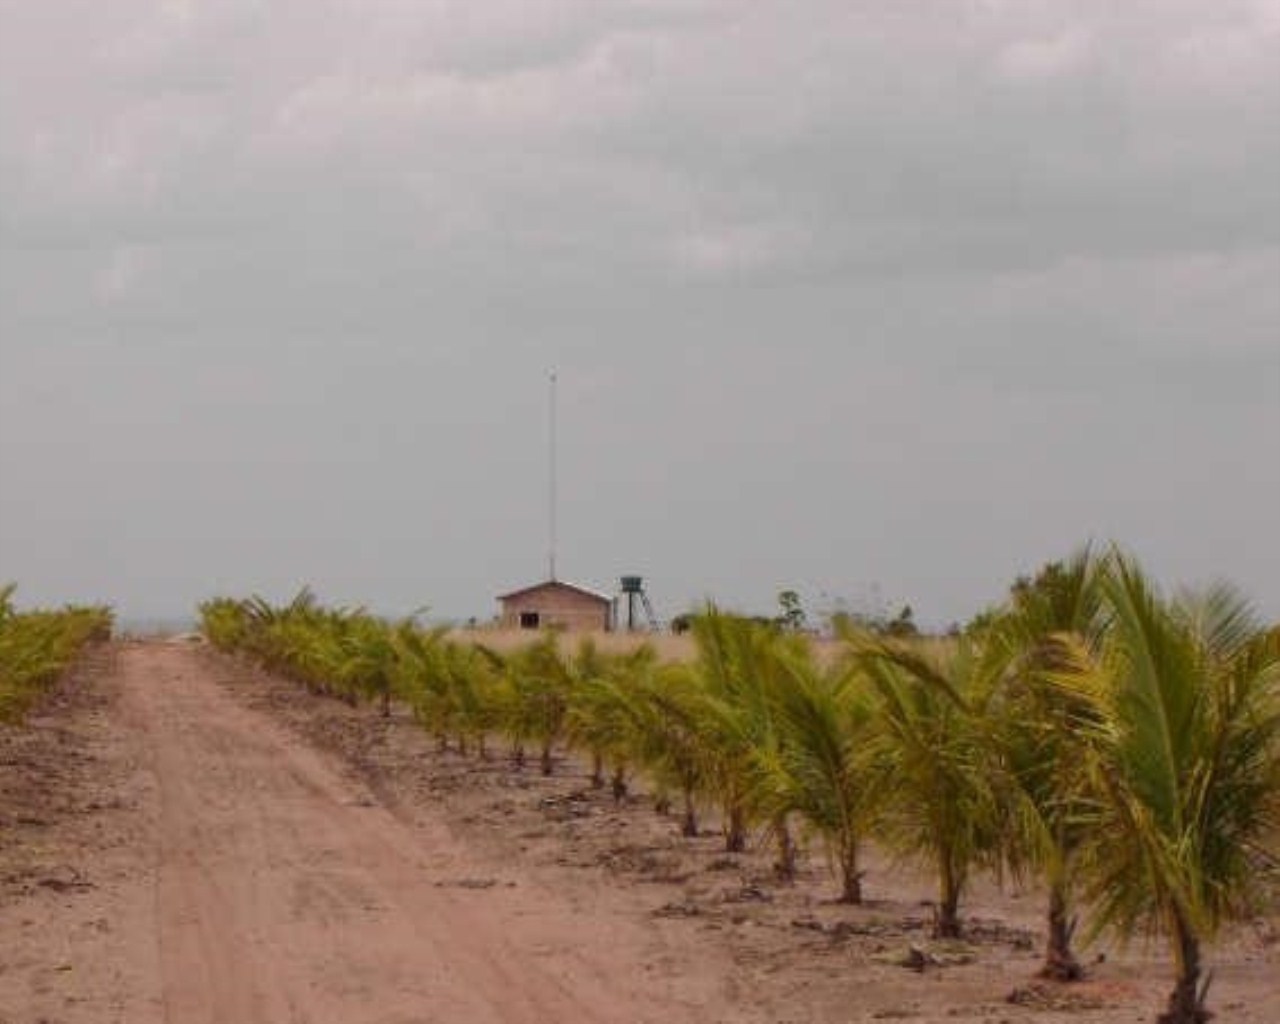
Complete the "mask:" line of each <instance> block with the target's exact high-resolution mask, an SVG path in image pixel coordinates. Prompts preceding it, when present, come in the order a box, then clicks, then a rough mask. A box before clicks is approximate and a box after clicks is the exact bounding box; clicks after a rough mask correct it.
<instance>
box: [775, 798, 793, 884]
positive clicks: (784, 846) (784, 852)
mask: <svg viewBox="0 0 1280 1024" xmlns="http://www.w3.org/2000/svg"><path fill="white" fill-rule="evenodd" d="M773 834H774V838H775V839H776V841H777V843H778V859H777V861H776V862H775V863H774V865H773V873H774V875H775V876H777V878H778V879H779V880H780V881H783V882H793V881H795V877H796V841H795V839H794V838H793V837H792V835H791V825H790V823H789V822H788V821H787V816H786V815H785V814H780V815H778V817H777V818H775V819H774V822H773Z"/></svg>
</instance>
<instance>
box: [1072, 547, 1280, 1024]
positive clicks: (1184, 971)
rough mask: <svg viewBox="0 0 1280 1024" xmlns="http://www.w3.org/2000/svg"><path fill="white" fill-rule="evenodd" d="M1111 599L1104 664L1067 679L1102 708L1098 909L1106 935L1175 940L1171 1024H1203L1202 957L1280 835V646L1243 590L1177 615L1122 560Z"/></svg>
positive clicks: (1092, 890) (1081, 663)
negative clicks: (1145, 929)
mask: <svg viewBox="0 0 1280 1024" xmlns="http://www.w3.org/2000/svg"><path fill="white" fill-rule="evenodd" d="M1105 590H1106V596H1107V599H1108V603H1109V606H1110V610H1111V632H1110V636H1109V637H1108V640H1107V642H1106V644H1105V645H1104V647H1103V650H1102V654H1101V657H1100V658H1093V657H1091V656H1090V653H1089V652H1088V651H1087V650H1086V649H1084V648H1083V646H1082V645H1079V644H1077V645H1075V649H1074V652H1073V653H1074V659H1075V667H1074V670H1072V671H1067V672H1064V673H1062V674H1061V675H1060V680H1061V681H1062V683H1063V685H1064V686H1066V687H1067V688H1069V689H1070V690H1071V691H1072V692H1074V693H1079V694H1082V695H1083V696H1085V697H1086V698H1087V699H1088V700H1089V701H1090V702H1091V704H1092V709H1093V714H1091V715H1090V716H1089V717H1087V718H1086V719H1085V720H1084V721H1083V722H1082V723H1081V727H1082V731H1084V733H1085V735H1086V736H1087V737H1088V738H1089V741H1090V744H1091V757H1090V759H1089V762H1088V763H1089V768H1090V774H1091V779H1092V782H1093V785H1094V788H1095V790H1096V794H1097V802H1096V805H1095V807H1094V812H1093V815H1092V818H1091V820H1089V821H1088V825H1089V826H1090V832H1089V834H1090V837H1091V838H1090V843H1089V847H1088V849H1087V851H1086V852H1087V860H1086V864H1085V866H1086V870H1087V873H1088V874H1087V877H1088V881H1089V884H1088V888H1087V890H1086V894H1087V896H1088V897H1089V898H1090V899H1091V900H1092V901H1093V903H1094V905H1095V907H1096V908H1097V914H1098V917H1097V926H1098V927H1099V928H1110V929H1113V930H1115V931H1117V932H1119V933H1120V934H1121V935H1124V936H1127V935H1129V934H1131V933H1132V931H1133V930H1134V929H1135V928H1137V927H1138V926H1140V925H1143V924H1145V925H1147V926H1149V927H1155V928H1159V929H1162V930H1163V931H1165V932H1166V933H1167V934H1168V935H1169V937H1170V941H1171V944H1172V947H1173V958H1174V985H1173V990H1172V992H1171V993H1170V995H1169V1000H1168V1005H1167V1007H1166V1009H1165V1011H1164V1012H1163V1013H1162V1014H1160V1015H1159V1017H1158V1018H1157V1020H1158V1021H1159V1022H1160V1024H1201V1022H1203V1021H1206V1020H1208V1019H1209V1017H1210V1016H1211V1015H1210V1013H1209V1011H1208V1010H1207V1009H1206V1008H1205V999H1206V996H1207V994H1208V993H1207V990H1208V980H1207V979H1206V980H1205V981H1204V983H1203V984H1202V982H1201V970H1202V968H1201V947H1202V944H1203V942H1204V941H1205V940H1206V939H1208V938H1210V937H1211V936H1212V935H1213V934H1214V931H1215V930H1216V928H1217V927H1218V925H1219V923H1220V922H1221V921H1222V920H1223V919H1224V917H1225V916H1226V915H1228V914H1229V913H1231V912H1232V911H1234V910H1237V909H1238V908H1239V907H1240V905H1241V901H1242V897H1243V896H1244V895H1245V893H1246V892H1247V890H1248V889H1249V886H1250V882H1251V873H1252V857H1253V855H1254V854H1255V853H1256V852H1257V850H1258V847H1259V845H1260V844H1262V843H1265V842H1267V841H1269V840H1271V839H1273V837H1274V836H1275V835H1276V828H1277V825H1278V824H1280V821H1278V820H1277V815H1278V813H1280V644H1277V642H1276V640H1275V637H1274V636H1271V635H1268V634H1266V633H1264V632H1262V631H1261V630H1260V629H1259V628H1258V626H1257V624H1256V622H1255V620H1254V618H1253V616H1252V614H1251V612H1250V610H1249V608H1248V606H1247V605H1246V604H1245V603H1244V602H1243V601H1242V600H1241V599H1240V598H1239V597H1238V596H1237V595H1236V594H1235V593H1234V592H1233V591H1231V590H1230V589H1228V588H1225V587H1218V588H1215V589H1213V590H1211V591H1209V592H1208V593H1206V594H1205V595H1203V596H1202V597H1199V598H1196V599H1189V600H1184V601H1178V602H1172V603H1170V602H1165V601H1163V600H1161V598H1160V597H1159V596H1158V595H1157V593H1156V592H1155V590H1154V588H1153V587H1152V585H1151V584H1150V583H1149V582H1148V581H1147V579H1146V577H1145V576H1144V575H1143V573H1142V571H1141V569H1140V568H1139V567H1138V566H1137V564H1136V563H1134V562H1133V561H1131V560H1130V559H1128V558H1126V557H1124V556H1122V555H1119V554H1117V555H1115V556H1114V557H1113V558H1112V560H1111V563H1110V566H1109V568H1108V572H1107V579H1106V582H1105ZM1273 853H1274V852H1273Z"/></svg>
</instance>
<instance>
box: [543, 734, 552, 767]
mask: <svg viewBox="0 0 1280 1024" xmlns="http://www.w3.org/2000/svg"><path fill="white" fill-rule="evenodd" d="M541 763H542V774H543V775H550V774H551V742H550V741H549V740H548V741H547V742H546V743H544V744H543V745H542V759H541Z"/></svg>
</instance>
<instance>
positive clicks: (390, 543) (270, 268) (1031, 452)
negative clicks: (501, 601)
mask: <svg viewBox="0 0 1280 1024" xmlns="http://www.w3.org/2000/svg"><path fill="white" fill-rule="evenodd" d="M1278 183H1280V2H1277V0H1214V2H1212V3H1207V2H1205V0H1160V2H1142V0H1125V2H1123V3H1116V2H1115V0H1097V2H1068V0H1042V2H1035V0H1026V2H1023V0H985V2H982V0H970V2H961V0H955V2H933V3H930V2H911V3H903V2H890V0H878V2H866V0H830V2H820V0H803V2H799V0H786V2H763V0H762V2H748V0H618V2H606V0H546V2H534V0H502V2H498V0H456V2H455V0H382V2H356V0H327V2H323V0H225V2H205V3H199V2H191V0H189V2H182V0H166V2H141V0H111V2H109V3H106V2H103V0H78V2H77V0H40V2H34V0H0V579H12V580H16V581H18V583H19V586H20V590H19V595H20V597H21V598H23V599H24V601H25V603H47V602H62V601H67V600H89V599H102V600H109V601H112V602H114V603H115V604H116V606H117V608H118V610H119V611H120V613H121V614H122V615H125V616H129V617H142V616H156V615H171V614H179V615H181V614H183V613H184V612H187V611H189V610H190V609H191V608H192V606H193V605H194V604H195V602H197V601H198V600H200V599H202V598H204V597H207V596H210V595H213V594H215V593H227V594H233V595H245V594H248V593H250V592H260V593H263V594H265V595H267V596H269V597H273V598H277V597H279V598H283V597H288V596H289V595H291V594H292V593H293V592H294V591H295V590H296V589H297V588H298V587H299V586H300V585H301V584H303V583H308V582H309V583H311V584H313V585H314V586H315V587H316V588H317V589H318V590H319V592H320V594H321V596H322V597H324V598H326V599H328V600H331V601H334V602H340V603H365V604H368V605H369V606H371V607H373V608H375V609H377V610H380V611H385V612H388V613H400V612H407V611H409V610H412V609H414V608H417V607H418V606H420V605H424V604H425V605H430V606H431V608H432V610H433V613H434V614H436V615H438V616H456V617H466V616H471V615H475V616H479V617H481V618H486V617H488V616H489V615H490V614H492V613H493V611H494V610H495V605H494V601H493V598H494V595H496V594H498V593H500V592H503V591H505V590H509V589H514V588H515V587H517V586H519V585H522V584H526V583H530V582H534V581H535V580H537V579H539V578H541V577H542V576H543V575H544V574H545V572H546V561H547V546H548V545H547V534H548V523H547V520H548V512H547V507H548V501H547V489H548V488H547V478H548V469H547V463H548V458H547V456H548V432H549V431H548V397H549V395H548V378H547V375H548V372H549V371H550V370H551V369H552V368H553V367H554V368H556V369H557V370H558V372H559V403H558V407H559V426H560V446H559V470H560V472H559V479H560V489H559V508H560V517H559V518H560V524H559V525H560V530H559V532H560V538H561V543H560V552H559V567H560V575H561V576H562V577H563V578H568V579H572V580H577V581H581V582H584V583H587V584H590V585H593V586H596V587H600V588H603V589H608V590H614V589H616V577H617V576H618V574H619V573H622V572H636V573H642V574H644V575H645V576H646V578H647V580H648V583H649V587H650V593H651V595H652V596H653V599H654V601H655V603H656V604H657V605H658V607H659V611H660V612H661V613H662V614H663V615H670V614H673V613H675V612H677V611H680V610H682V609H683V608H685V607H687V606H688V605H689V604H690V603H691V602H694V601H697V600H698V599H700V598H703V597H708V596H709V597H714V598H716V599H718V600H719V601H721V602H722V603H724V604H727V605H731V606H734V607H738V608H742V609H744V610H752V611H771V610H773V609H774V608H775V597H776V594H777V591H778V590H779V589H781V588H783V587H791V588H795V589H797V590H798V591H799V592H800V594H801V595H802V598H803V599H804V602H805V604H806V606H807V607H808V608H809V609H810V611H811V612H818V611H822V610H823V609H824V608H829V607H831V606H832V605H834V604H835V603H836V602H837V601H839V600H843V601H845V602H847V603H848V604H849V605H850V606H851V607H853V608H855V609H857V610H862V609H867V608H870V607H871V606H873V605H876V604H884V605H889V604H893V605H896V604H900V603H902V602H904V601H905V602H910V603H911V604H912V605H913V606H914V608H915V610H916V614H917V617H918V618H919V619H921V620H922V621H924V622H925V623H927V624H935V625H945V624H946V623H948V622H950V621H952V620H963V619H965V618H967V617H968V616H970V615H971V614H973V613H974V612H975V611H976V610H978V609H979V608H980V607H981V606H982V605H984V604H986V603H987V602H989V601H992V600H995V599H997V598H999V597H1001V596H1002V595H1003V593H1004V592H1005V589H1006V587H1007V585H1008V584H1009V582H1010V581H1011V580H1012V579H1013V577H1014V576H1015V575H1017V574H1018V573H1022V572H1029V571H1032V570H1034V569H1035V568H1036V567H1037V566H1038V565H1040V564H1041V563H1043V562H1045V561H1046V560H1048V559H1051V558H1055V557H1059V556H1062V555H1065V554H1067V553H1068V552H1069V551H1071V550H1072V549H1073V548H1074V547H1076V546H1077V545H1079V544H1081V543H1083V542H1085V541H1087V540H1089V539H1091V538H1092V539H1094V540H1096V541H1108V540H1115V541H1119V542H1121V543H1122V544H1124V545H1125V546H1127V547H1129V548H1130V549H1132V550H1133V551H1134V552H1136V553H1137V554H1138V555H1139V556H1140V557H1141V558H1142V559H1143V560H1144V561H1145V562H1146V563H1147V564H1148V566H1149V567H1150V568H1151V569H1152V570H1153V571H1154V572H1155V573H1156V574H1157V575H1158V576H1159V578H1160V579H1161V580H1163V581H1164V582H1165V583H1166V584H1168V585H1173V584H1178V583H1188V584H1192V583H1200V582H1205V581H1209V580H1213V579H1218V578H1227V579H1230V580H1233V581H1235V582H1236V583H1238V584H1239V585H1240V586H1241V588H1242V589H1243V590H1244V591H1245V592H1246V593H1248V594H1250V595H1251V596H1252V597H1253V598H1254V599H1255V600H1256V602H1257V604H1258V606H1259V608H1260V610H1261V611H1262V612H1263V613H1265V614H1266V615H1268V616H1269V617H1271V618H1280V184H1278Z"/></svg>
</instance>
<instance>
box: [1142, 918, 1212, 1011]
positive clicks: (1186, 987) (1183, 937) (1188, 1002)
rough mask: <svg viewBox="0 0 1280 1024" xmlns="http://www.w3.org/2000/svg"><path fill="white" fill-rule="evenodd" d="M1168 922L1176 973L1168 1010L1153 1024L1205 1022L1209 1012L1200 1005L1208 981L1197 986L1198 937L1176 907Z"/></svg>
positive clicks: (1198, 982)
mask: <svg viewBox="0 0 1280 1024" xmlns="http://www.w3.org/2000/svg"><path fill="white" fill-rule="evenodd" d="M1171 923H1172V931H1173V935H1172V940H1173V955H1174V963H1175V965H1176V975H1175V977H1174V983H1173V991H1172V992H1170V993H1169V1006H1168V1009H1166V1010H1165V1012H1164V1013H1162V1014H1160V1016H1159V1017H1157V1018H1156V1024H1205V1022H1206V1021H1207V1020H1209V1018H1210V1017H1212V1016H1213V1014H1211V1013H1210V1012H1209V1011H1208V1010H1206V1009H1205V1008H1204V1001H1205V997H1206V996H1207V995H1208V989H1209V985H1208V982H1206V983H1205V984H1204V985H1203V986H1201V985H1200V939H1199V937H1198V936H1197V935H1196V933H1195V931H1194V930H1193V929H1192V928H1191V926H1190V924H1189V923H1188V922H1187V920H1186V918H1185V916H1184V915H1183V913H1182V911H1180V910H1179V909H1177V908H1176V907H1175V908H1174V911H1173V920H1172V922H1171Z"/></svg>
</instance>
